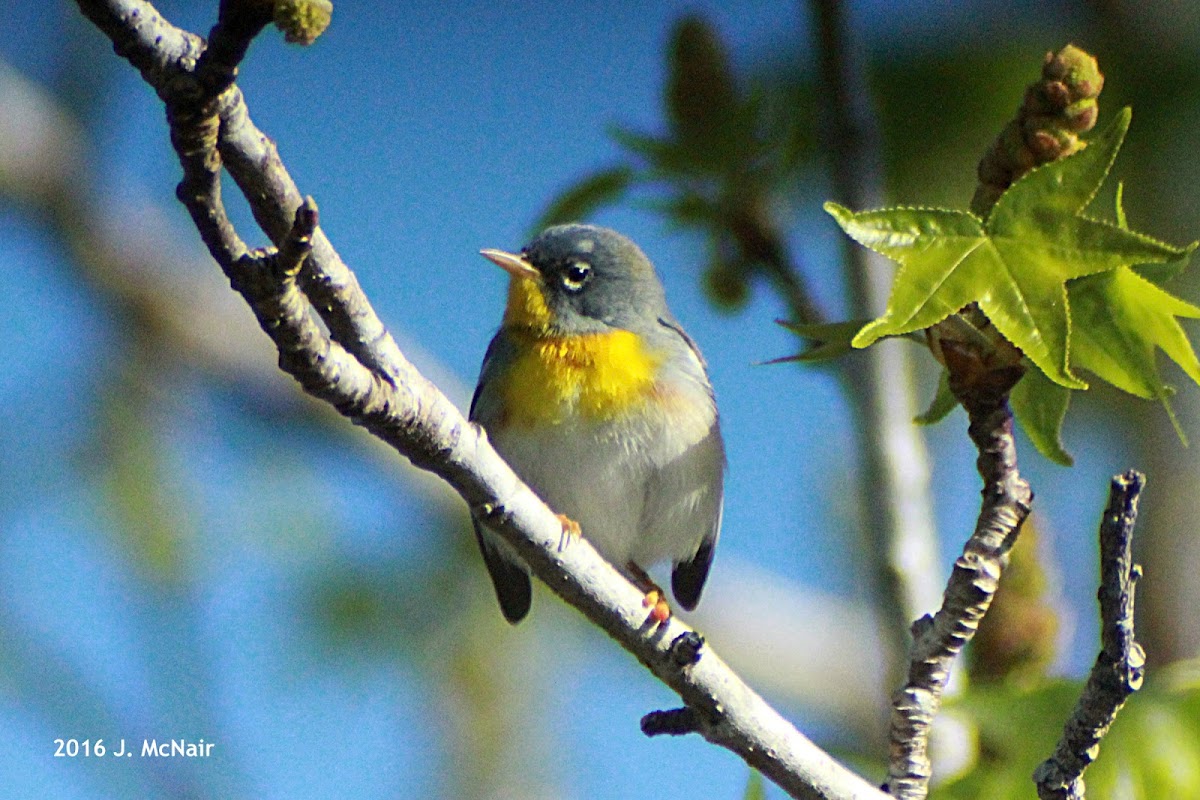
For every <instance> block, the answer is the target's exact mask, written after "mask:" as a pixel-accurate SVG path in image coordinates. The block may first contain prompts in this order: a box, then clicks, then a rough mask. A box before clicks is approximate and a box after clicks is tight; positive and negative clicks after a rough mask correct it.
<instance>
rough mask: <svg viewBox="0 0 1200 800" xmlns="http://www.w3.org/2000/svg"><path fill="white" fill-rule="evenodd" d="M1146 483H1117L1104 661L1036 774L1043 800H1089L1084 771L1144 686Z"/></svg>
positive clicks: (1103, 618) (1103, 609) (1104, 528)
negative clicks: (1137, 548)
mask: <svg viewBox="0 0 1200 800" xmlns="http://www.w3.org/2000/svg"><path fill="white" fill-rule="evenodd" d="M1145 481H1146V478H1145V476H1144V475H1142V474H1141V473H1140V472H1136V471H1134V470H1129V471H1128V472H1126V473H1125V474H1123V475H1117V476H1116V477H1114V478H1113V479H1112V485H1111V487H1110V489H1109V494H1108V508H1106V509H1105V510H1104V518H1103V519H1102V520H1101V521H1100V590H1099V592H1098V593H1097V598H1098V599H1099V601H1100V624H1101V628H1100V643H1101V648H1100V655H1098V656H1097V657H1096V664H1095V666H1093V667H1092V672H1091V674H1090V675H1089V676H1088V679H1087V683H1086V684H1085V685H1084V687H1083V693H1082V694H1081V695H1080V697H1079V702H1078V703H1077V704H1076V706H1075V710H1074V711H1073V712H1071V716H1070V718H1069V719H1068V720H1067V724H1066V726H1065V727H1064V729H1063V735H1062V738H1061V739H1059V741H1058V746H1057V747H1055V749H1054V753H1053V754H1052V755H1051V756H1050V757H1049V758H1047V759H1046V760H1045V761H1043V762H1042V764H1041V765H1040V766H1038V768H1037V769H1036V770H1035V771H1034V773H1033V780H1034V782H1035V783H1036V784H1037V790H1038V797H1039V798H1041V800H1083V798H1084V784H1083V771H1084V770H1085V769H1087V767H1088V765H1089V764H1091V763H1092V762H1093V761H1095V760H1096V756H1097V755H1099V753H1100V740H1101V739H1102V738H1104V735H1105V734H1106V733H1108V728H1109V726H1110V725H1112V723H1113V720H1115V719H1116V718H1117V712H1119V711H1120V710H1121V707H1122V706H1123V705H1124V704H1125V700H1126V698H1128V697H1129V695H1131V694H1133V693H1134V692H1136V691H1137V690H1138V689H1140V688H1141V686H1142V676H1143V673H1144V670H1145V666H1146V654H1145V652H1143V651H1142V646H1141V645H1140V644H1138V643H1137V641H1136V640H1135V639H1134V632H1133V605H1134V592H1135V590H1136V589H1137V581H1138V578H1140V577H1141V575H1142V570H1141V567H1139V566H1138V565H1137V564H1135V563H1133V527H1134V525H1135V523H1136V522H1137V509H1138V497H1139V496H1140V495H1141V492H1142V487H1143V486H1144V485H1145Z"/></svg>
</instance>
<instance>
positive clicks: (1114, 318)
mask: <svg viewBox="0 0 1200 800" xmlns="http://www.w3.org/2000/svg"><path fill="white" fill-rule="evenodd" d="M1068 288H1069V293H1070V300H1071V308H1072V318H1073V320H1074V323H1075V328H1074V331H1073V332H1072V336H1071V350H1072V361H1073V362H1074V363H1075V364H1076V365H1077V366H1079V367H1080V368H1081V369H1086V370H1088V371H1089V372H1091V373H1092V374H1094V375H1096V376H1097V377H1098V378H1100V379H1102V380H1105V381H1108V382H1109V383H1111V384H1112V385H1113V386H1116V387H1117V388H1118V389H1122V390H1124V391H1126V392H1129V393H1130V394H1133V395H1137V396H1138V397H1142V398H1145V399H1153V400H1158V401H1159V402H1161V403H1162V404H1163V407H1164V408H1166V410H1167V413H1168V414H1170V415H1171V419H1172V421H1173V422H1174V420H1175V417H1174V414H1173V413H1172V412H1171V407H1170V403H1169V400H1170V397H1171V395H1172V394H1173V393H1174V392H1173V390H1172V389H1171V388H1170V387H1169V386H1168V385H1167V384H1165V383H1163V380H1162V377H1161V376H1160V375H1159V371H1158V364H1157V361H1156V358H1155V351H1156V348H1161V349H1162V350H1163V352H1165V353H1166V354H1167V355H1168V356H1169V357H1170V358H1171V360H1172V361H1174V362H1175V363H1176V364H1178V365H1179V367H1180V368H1181V369H1182V370H1183V371H1184V372H1185V373H1186V374H1187V376H1188V377H1189V378H1191V379H1192V380H1193V381H1195V382H1196V383H1197V384H1200V361H1198V360H1197V359H1196V353H1195V351H1194V350H1193V349H1192V345H1191V342H1189V341H1188V339H1187V334H1185V333H1184V331H1183V328H1182V327H1180V325H1179V322H1178V321H1177V320H1176V317H1188V318H1191V319H1200V308H1197V307H1196V306H1194V305H1192V304H1191V303H1188V302H1186V301H1184V300H1181V299H1179V298H1178V297H1175V296H1174V295H1172V294H1169V293H1167V292H1166V291H1164V290H1163V289H1161V288H1159V287H1158V286H1156V285H1154V284H1153V283H1151V282H1150V281H1148V280H1146V279H1145V278H1143V277H1141V276H1140V275H1138V274H1137V273H1136V272H1135V271H1134V270H1132V269H1129V268H1122V269H1118V270H1113V271H1112V272H1106V273H1103V274H1100V275H1089V276H1088V277H1086V278H1080V279H1079V280H1076V281H1072V282H1071V284H1070V285H1069V287H1068ZM1176 431H1177V432H1178V433H1179V435H1180V438H1181V439H1184V441H1186V439H1185V437H1184V436H1183V432H1182V430H1180V429H1179V426H1178V423H1176Z"/></svg>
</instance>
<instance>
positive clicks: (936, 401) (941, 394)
mask: <svg viewBox="0 0 1200 800" xmlns="http://www.w3.org/2000/svg"><path fill="white" fill-rule="evenodd" d="M957 406H958V398H956V397H955V396H954V392H952V391H950V373H949V372H947V371H946V370H942V374H941V376H940V377H939V378H938V385H937V392H936V393H935V394H934V395H933V400H931V401H930V402H929V408H927V409H925V411H924V412H923V413H921V414H918V415H917V416H916V417H914V418H913V422H915V423H917V424H918V425H933V424H934V423H935V422H941V421H942V420H944V419H945V418H946V415H947V414H949V413H950V412H951V411H953V410H954V409H955V408H956V407H957Z"/></svg>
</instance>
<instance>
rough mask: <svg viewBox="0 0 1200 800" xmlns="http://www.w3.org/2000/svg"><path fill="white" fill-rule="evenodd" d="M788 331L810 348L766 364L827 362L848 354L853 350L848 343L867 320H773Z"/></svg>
mask: <svg viewBox="0 0 1200 800" xmlns="http://www.w3.org/2000/svg"><path fill="white" fill-rule="evenodd" d="M775 321H776V322H777V323H778V324H780V325H782V326H783V327H785V328H787V329H788V330H789V331H793V332H794V333H798V334H800V335H801V336H803V337H804V338H805V339H808V340H809V342H811V346H810V347H809V348H808V349H807V350H805V351H804V352H802V353H799V354H797V355H794V356H786V357H784V358H777V359H775V360H773V361H768V362H767V363H768V364H779V363H783V362H787V361H803V362H813V361H828V360H829V359H832V358H839V357H840V356H844V355H845V354H846V353H849V352H850V351H851V350H852V349H853V348H852V347H851V346H850V343H851V342H852V341H853V340H854V336H855V334H857V333H858V332H859V331H860V330H862V327H863V325H865V324H866V323H867V320H862V319H854V320H850V321H848V322H822V323H818V324H813V325H809V324H805V323H803V322H785V321H784V320H775Z"/></svg>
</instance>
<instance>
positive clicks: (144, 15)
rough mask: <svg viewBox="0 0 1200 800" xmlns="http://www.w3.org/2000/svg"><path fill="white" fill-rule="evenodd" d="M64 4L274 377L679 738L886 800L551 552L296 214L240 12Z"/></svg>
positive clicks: (132, 2)
mask: <svg viewBox="0 0 1200 800" xmlns="http://www.w3.org/2000/svg"><path fill="white" fill-rule="evenodd" d="M77 2H78V4H79V6H80V8H81V9H82V11H83V13H84V14H85V15H86V16H87V17H88V18H89V19H90V20H92V21H93V22H94V23H95V24H96V26H97V27H98V28H100V29H101V30H102V31H103V32H104V33H105V34H106V35H107V36H108V37H109V38H110V39H111V40H112V41H113V44H114V48H115V50H116V52H117V53H118V54H119V55H121V56H123V57H124V58H126V59H128V60H129V61H130V62H131V63H132V64H133V65H134V66H135V67H137V68H138V69H139V70H140V71H141V73H142V75H143V77H144V78H145V79H146V81H147V83H149V84H150V85H151V87H153V89H154V90H155V91H156V92H157V93H158V95H159V97H160V98H162V100H163V101H164V103H165V105H166V109H167V118H168V120H169V122H170V125H171V137H172V142H173V144H174V145H175V148H176V151H177V153H178V155H179V160H180V164H181V167H182V169H183V174H184V175H183V180H182V181H181V183H180V184H179V191H178V195H179V198H180V200H181V201H182V202H183V203H184V204H185V205H186V207H187V209H188V212H189V213H190V214H191V216H192V219H193V221H194V223H195V224H196V227H197V229H198V230H199V232H200V234H201V238H202V239H203V241H204V243H205V245H206V246H207V247H208V249H209V252H210V253H211V254H212V256H213V258H214V259H215V260H216V261H217V263H218V264H219V265H220V266H221V268H222V269H223V270H224V271H225V274H226V275H227V276H228V278H229V280H230V282H231V284H232V285H233V287H234V288H235V289H236V290H237V291H238V292H239V293H241V295H242V296H243V297H244V298H245V300H246V301H247V303H248V304H249V305H250V306H251V308H252V309H253V311H254V313H255V316H256V317H257V318H258V320H259V324H260V325H261V327H262V328H263V330H264V331H265V332H266V333H267V334H268V335H269V336H270V337H271V339H272V341H273V342H274V343H275V346H276V347H277V349H278V351H279V362H280V366H281V367H282V368H283V369H284V370H285V371H286V372H288V373H289V374H291V375H292V376H293V377H294V378H295V379H296V380H297V381H299V383H300V384H301V385H302V386H303V387H304V389H305V390H306V391H308V392H309V393H310V394H312V395H314V396H316V397H318V398H320V399H322V400H325V401H327V402H329V403H330V404H332V405H333V406H334V407H336V408H337V410H338V411H339V412H340V413H342V414H343V415H344V416H346V417H347V418H349V419H350V420H352V421H353V422H354V423H356V424H358V425H361V426H363V427H365V428H366V429H367V430H368V431H370V432H371V433H372V434H374V435H375V436H377V437H379V438H380V439H381V440H383V441H385V442H387V443H388V444H390V445H392V446H393V447H394V448H395V449H396V451H397V452H399V453H400V454H402V455H403V456H405V457H407V458H408V459H410V460H411V461H412V462H413V463H414V464H416V465H418V466H420V467H423V468H424V469H427V470H429V471H431V472H433V473H435V474H437V475H439V476H440V477H442V478H443V479H445V480H446V482H447V483H449V484H450V485H451V486H452V487H453V488H454V490H455V491H456V492H458V494H459V495H460V496H462V498H463V499H464V500H465V501H466V502H467V504H468V505H469V506H470V507H471V508H472V510H473V511H474V512H475V513H476V514H477V515H478V516H479V517H480V518H481V519H483V520H485V522H486V524H488V526H489V527H491V528H492V529H494V530H495V531H496V532H497V533H498V534H499V535H501V536H503V537H504V538H505V539H506V540H507V541H509V542H510V543H511V544H512V545H513V546H514V547H515V548H517V550H518V552H519V553H520V554H521V556H522V557H523V558H524V559H525V560H526V561H527V562H528V563H529V565H530V567H531V569H532V570H533V572H534V573H535V574H536V575H538V577H539V578H541V579H542V580H543V581H545V582H546V584H547V585H548V586H549V587H550V588H551V589H552V590H553V591H554V592H555V593H557V594H558V595H559V596H560V597H562V598H563V599H564V600H566V601H567V602H568V603H570V604H571V605H573V606H575V607H576V608H577V609H579V610H580V611H581V612H582V613H583V614H584V615H585V616H586V617H587V618H588V619H590V620H591V621H592V622H594V623H595V624H596V625H598V626H599V627H601V628H602V629H603V630H605V631H606V632H607V633H608V634H609V635H610V636H611V637H612V638H614V639H615V640H616V641H617V642H618V643H619V644H621V646H623V647H624V648H625V649H626V650H628V651H629V652H630V653H632V654H633V655H634V656H636V657H637V658H638V659H639V660H640V661H641V662H642V663H643V664H644V665H645V666H646V667H647V668H648V669H649V670H650V671H651V672H653V673H654V674H655V675H656V676H658V677H659V678H660V679H661V680H662V681H663V682H665V683H666V684H667V685H668V686H670V687H671V688H672V689H673V690H675V691H676V692H677V693H678V694H679V695H680V697H681V698H682V700H683V702H684V703H685V704H686V706H687V708H689V709H691V712H690V713H689V714H688V715H687V716H689V717H690V719H689V721H688V725H687V728H688V730H694V731H695V732H697V733H699V734H701V735H702V736H704V737H705V738H706V739H708V740H709V741H711V742H713V743H715V744H719V745H721V746H723V747H726V748H728V749H730V750H732V751H733V752H735V753H737V754H738V755H739V756H741V757H742V758H743V759H745V760H746V762H747V763H749V764H750V765H752V766H754V767H755V768H756V769H758V770H759V771H761V772H762V773H763V774H764V775H766V776H767V777H769V778H770V779H771V780H773V781H775V782H776V783H778V784H779V785H780V786H781V787H782V788H783V789H784V790H785V791H787V792H788V793H789V794H790V795H791V796H793V797H798V798H829V799H832V798H880V797H882V796H883V795H882V794H881V793H880V792H879V791H878V790H877V789H875V788H874V787H872V786H871V785H869V784H868V783H867V782H866V781H864V780H862V779H861V778H860V777H858V776H857V775H855V774H854V773H852V772H850V771H849V770H847V769H846V768H845V767H843V766H842V765H840V764H838V763H837V762H836V761H834V760H833V759H832V758H831V757H830V756H829V755H828V754H826V753H825V752H824V751H822V750H821V749H820V748H818V747H817V746H816V745H814V744H813V743H812V742H811V741H809V740H808V739H807V738H806V737H804V736H803V735H802V734H801V733H799V732H798V731H797V730H796V729H795V728H794V727H793V726H792V725H791V724H790V723H789V722H788V721H787V720H785V719H784V718H783V717H782V716H780V715H779V714H778V712H776V711H775V710H774V709H772V708H771V707H770V706H769V705H767V703H766V702H765V701H763V699H762V698H761V697H759V696H758V695H757V694H756V693H755V692H754V691H753V690H751V689H750V688H749V687H748V686H746V684H745V683H744V682H743V681H742V680H741V679H740V678H738V676H737V675H736V674H734V673H733V672H732V670H730V669H729V667H728V666H727V665H726V664H725V663H724V662H723V661H722V660H721V659H720V658H719V657H718V656H717V654H716V653H714V652H713V651H712V649H711V648H709V647H707V646H706V645H703V644H702V643H700V644H697V640H696V639H695V638H693V637H692V636H691V635H690V634H691V632H690V630H689V629H688V628H687V626H685V625H684V624H683V623H681V622H680V621H678V620H677V619H671V620H669V621H668V622H667V623H666V624H664V625H649V624H648V623H647V620H646V610H645V608H644V607H643V604H642V599H643V598H642V593H641V592H640V591H639V590H638V589H636V588H635V587H633V586H632V585H631V584H630V583H629V582H628V581H626V580H625V579H624V578H623V577H622V576H621V575H620V574H619V573H618V572H617V571H616V570H615V569H614V568H613V567H612V566H611V565H609V564H608V563H607V562H606V561H604V560H603V559H602V558H601V557H600V556H599V555H598V554H597V553H596V552H595V550H593V549H592V547H591V546H590V545H589V544H588V543H587V542H586V540H577V541H574V542H572V543H571V545H570V546H568V547H565V548H564V547H562V546H561V538H562V536H561V533H562V526H561V523H560V522H559V520H558V518H557V517H556V516H555V515H554V513H553V512H552V511H551V510H550V509H549V508H548V507H547V506H546V505H545V504H544V503H542V502H541V501H540V500H539V499H538V498H537V496H536V495H534V493H533V492H532V491H531V490H530V489H529V488H528V487H527V486H525V485H524V484H523V483H522V482H521V481H520V479H519V478H518V477H517V476H516V475H515V474H514V473H513V471H512V470H511V469H510V468H509V467H508V465H507V464H505V463H504V461H503V460H502V459H501V458H500V457H499V455H497V453H496V452H495V450H494V449H492V447H491V445H490V444H489V443H488V441H487V438H486V436H485V435H484V433H483V431H482V430H481V429H479V428H478V427H475V426H473V425H470V424H469V423H468V422H467V421H466V419H465V418H464V417H463V416H462V414H461V413H460V412H459V410H458V409H457V408H455V406H454V405H453V404H452V403H451V402H450V401H449V400H448V399H447V398H446V397H445V396H444V395H443V394H442V393H441V392H440V391H439V390H438V389H437V387H435V386H434V385H433V384H432V383H430V382H429V381H428V380H426V379H425V378H424V377H423V376H422V375H421V374H419V373H418V372H417V370H416V369H415V368H414V367H413V366H412V365H411V364H410V363H409V362H408V361H407V360H406V359H405V358H404V356H403V354H402V353H401V352H400V350H399V348H398V347H397V346H396V344H395V342H394V340H393V339H392V337H391V335H390V334H389V333H388V332H387V329H386V328H385V327H384V325H383V323H382V322H381V321H380V320H379V318H378V317H377V316H376V314H375V312H374V310H373V309H372V308H371V306H370V303H369V302H368V301H367V299H366V297H365V296H364V295H363V293H362V290H361V288H360V287H359V284H358V282H357V280H356V279H355V277H354V275H353V273H351V272H350V270H349V269H348V268H347V267H346V265H345V264H344V263H343V262H342V261H341V259H340V258H339V257H338V255H337V254H336V252H335V251H334V249H333V247H332V245H331V244H330V243H329V241H328V239H326V237H325V236H324V235H323V234H322V233H321V231H320V229H319V228H318V227H317V226H316V223H317V216H316V207H315V204H314V203H312V202H311V200H304V201H302V199H301V195H300V192H299V190H298V189H297V187H296V186H295V184H294V182H293V181H292V180H291V178H290V176H289V175H288V174H287V171H286V170H285V168H284V166H283V163H282V162H281V161H280V159H279V155H278V152H277V151H276V149H275V147H274V145H273V144H272V143H271V142H270V140H269V139H267V137H266V136H265V135H263V133H262V132H261V131H259V130H258V129H257V128H256V127H255V126H254V124H253V123H252V122H251V121H250V118H249V115H248V113H247V110H246V106H245V103H244V100H243V98H242V95H241V92H240V91H239V90H238V88H237V86H236V84H234V83H233V82H232V81H233V78H234V77H235V76H236V74H237V67H238V61H239V60H240V59H241V58H242V57H243V56H244V54H245V52H246V48H247V47H248V46H249V43H250V39H251V38H252V37H253V36H254V34H255V33H257V31H258V29H259V28H260V27H261V25H259V23H258V21H257V20H255V19H253V18H252V17H248V18H246V19H239V18H238V15H239V14H241V13H248V12H244V11H243V10H241V9H242V6H245V5H246V4H245V3H241V4H239V3H237V2H232V1H230V2H223V3H222V4H221V20H220V22H219V23H218V25H217V27H215V28H214V30H213V34H212V39H213V46H212V47H211V48H209V49H208V50H206V47H205V43H204V41H203V40H201V39H200V38H199V37H197V36H195V35H193V34H190V33H187V32H185V31H182V30H180V29H178V28H175V27H174V26H172V25H170V24H169V23H168V22H167V21H166V20H165V19H163V18H162V16H161V15H159V14H158V12H157V11H156V10H155V9H154V8H153V7H152V6H151V5H150V4H149V3H147V2H143V1H142V0H77ZM258 5H261V4H258ZM222 168H225V169H228V170H229V172H230V174H231V175H232V176H233V178H234V180H235V182H236V183H237V185H238V186H239V188H240V189H241V190H242V192H243V193H244V194H245V195H246V198H247V200H248V201H249V203H250V206H251V208H252V210H253V213H254V215H255V218H256V220H257V221H258V222H259V224H260V226H261V227H262V228H263V229H264V230H265V231H266V233H267V234H268V236H270V238H271V239H272V241H273V242H275V244H276V245H277V246H278V247H279V250H274V249H268V250H264V251H251V250H249V249H248V248H247V247H246V245H245V243H244V242H243V241H242V239H241V238H240V237H239V236H238V234H237V232H236V230H235V229H234V227H233V225H232V224H231V222H230V221H229V219H228V217H227V215H226V213H225V210H224V206H223V204H222V201H221V194H220V181H219V180H218V178H219V173H220V170H221V169H222ZM317 317H319V318H320V320H322V321H323V322H324V323H325V325H324V326H322V325H321V324H319V322H318V320H317ZM326 330H328V331H329V334H328V335H327V334H326V332H325V331H326ZM693 650H695V652H693ZM685 656H686V657H685Z"/></svg>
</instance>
